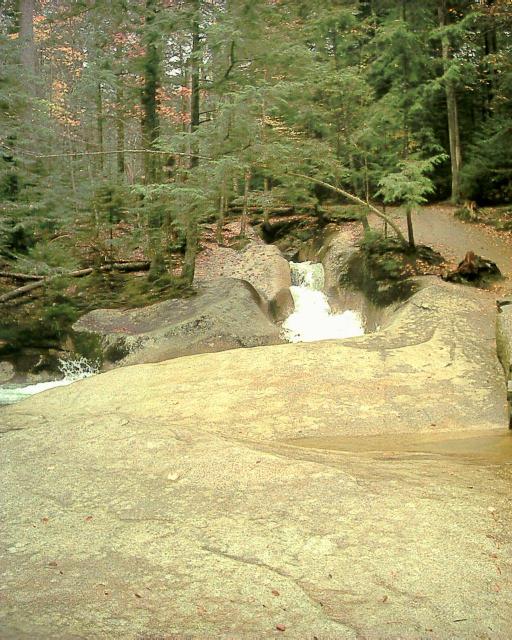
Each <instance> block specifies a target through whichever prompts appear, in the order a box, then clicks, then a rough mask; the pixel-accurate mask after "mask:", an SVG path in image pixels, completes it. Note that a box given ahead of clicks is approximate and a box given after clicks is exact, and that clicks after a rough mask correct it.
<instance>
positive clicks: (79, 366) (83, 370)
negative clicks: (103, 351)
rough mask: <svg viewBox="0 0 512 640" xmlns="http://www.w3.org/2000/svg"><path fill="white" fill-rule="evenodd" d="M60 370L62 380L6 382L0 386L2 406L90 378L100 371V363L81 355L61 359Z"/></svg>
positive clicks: (0, 403)
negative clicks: (22, 383) (20, 383)
mask: <svg viewBox="0 0 512 640" xmlns="http://www.w3.org/2000/svg"><path fill="white" fill-rule="evenodd" d="M59 370H60V372H61V373H62V374H63V375H64V377H63V378H62V379H60V380H51V381H50V382H38V383H37V384H29V385H25V386H23V385H19V384H6V385H2V386H0V406H1V405H6V404H14V403H15V402H19V401H20V400H23V399H24V398H28V397H29V396H33V395H34V394H36V393H41V392H42V391H47V390H48V389H53V388H54V387H65V386H66V385H68V384H71V383H73V382H77V380H83V379H84V378H89V377H90V376H93V375H94V374H95V373H98V364H97V363H93V362H89V360H87V359H86V358H83V357H80V358H77V359H75V360H63V359H61V360H59Z"/></svg>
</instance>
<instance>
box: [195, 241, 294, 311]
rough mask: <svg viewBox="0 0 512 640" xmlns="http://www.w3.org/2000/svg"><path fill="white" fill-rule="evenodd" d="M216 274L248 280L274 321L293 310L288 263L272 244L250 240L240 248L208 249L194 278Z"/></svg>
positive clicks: (215, 275)
mask: <svg viewBox="0 0 512 640" xmlns="http://www.w3.org/2000/svg"><path fill="white" fill-rule="evenodd" d="M217 277H227V278H239V279H241V280H246V281H247V282H250V284H251V285H252V286H253V287H254V288H255V289H256V291H257V292H258V293H259V294H260V295H261V297H262V298H263V299H264V300H265V301H266V302H267V304H268V306H269V310H270V311H271V313H272V314H273V317H274V318H275V319H276V320H283V319H284V318H286V316H288V315H289V314H290V313H291V312H292V311H293V298H292V296H291V293H290V286H291V275H290V265H289V263H288V261H287V260H286V259H285V258H284V257H283V256H282V255H281V252H280V251H279V249H278V248H277V247H275V246H273V245H267V244H263V243H262V242H261V241H260V242H255V241H253V242H251V243H250V244H249V245H247V247H246V248H245V249H244V250H243V251H235V250H234V249H230V248H228V247H211V248H209V249H208V250H207V251H205V252H203V254H202V255H201V260H200V262H199V264H198V268H197V270H196V280H197V281H198V282H201V281H203V280H211V279H212V278H217Z"/></svg>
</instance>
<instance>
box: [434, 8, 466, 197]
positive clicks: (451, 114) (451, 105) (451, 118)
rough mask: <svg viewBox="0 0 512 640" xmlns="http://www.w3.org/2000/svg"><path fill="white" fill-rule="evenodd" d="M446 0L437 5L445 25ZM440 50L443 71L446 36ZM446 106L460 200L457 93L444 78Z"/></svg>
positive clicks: (447, 45)
mask: <svg viewBox="0 0 512 640" xmlns="http://www.w3.org/2000/svg"><path fill="white" fill-rule="evenodd" d="M447 14H448V8H447V0H440V2H439V5H438V15H439V24H440V26H441V27H445V26H446V24H447ZM441 51H442V56H443V64H444V70H445V73H446V71H447V69H448V65H449V62H450V58H451V55H450V42H449V39H448V36H447V35H446V34H444V35H443V36H442V37H441ZM445 92H446V106H447V110H448V135H449V138H450V159H451V166H452V201H453V202H454V203H458V202H460V170H461V166H462V152H461V146H460V131H459V113H458V106H457V94H456V91H455V86H454V83H453V81H452V80H450V79H449V78H446V79H445Z"/></svg>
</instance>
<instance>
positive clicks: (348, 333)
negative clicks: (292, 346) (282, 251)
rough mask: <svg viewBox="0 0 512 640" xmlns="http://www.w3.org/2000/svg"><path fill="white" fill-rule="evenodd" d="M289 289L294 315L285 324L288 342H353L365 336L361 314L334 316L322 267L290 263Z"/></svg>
mask: <svg viewBox="0 0 512 640" xmlns="http://www.w3.org/2000/svg"><path fill="white" fill-rule="evenodd" d="M290 269H291V276H292V286H291V288H290V290H291V293H292V296H293V301H294V303H295V311H294V312H293V313H292V314H291V315H290V316H289V317H288V318H287V319H286V320H285V321H284V322H283V337H284V338H285V340H288V341H289V342H316V341H318V340H332V339H341V338H352V337H354V336H362V335H363V334H364V326H363V319H362V317H361V314H360V313H359V312H358V311H354V310H352V309H347V310H345V311H343V312H341V313H333V311H332V310H331V307H330V305H329V301H328V299H327V296H326V295H325V293H324V292H323V290H322V289H323V287H324V268H323V265H322V264H321V263H315V262H298V263H294V262H291V263H290Z"/></svg>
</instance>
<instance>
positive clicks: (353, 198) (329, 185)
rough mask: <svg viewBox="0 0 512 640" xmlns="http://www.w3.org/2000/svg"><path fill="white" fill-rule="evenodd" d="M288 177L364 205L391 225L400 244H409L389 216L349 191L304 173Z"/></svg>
mask: <svg viewBox="0 0 512 640" xmlns="http://www.w3.org/2000/svg"><path fill="white" fill-rule="evenodd" d="M288 175H290V176H295V177H296V178H303V179H304V180H309V181H310V182H314V183H316V184H319V185H322V186H323V187H325V188H326V189H330V190H331V191H335V192H336V193H339V194H341V195H342V196H344V197H345V198H347V199H348V200H352V202H355V203H357V204H360V205H363V207H368V209H370V211H373V213H374V214H375V215H376V216H378V217H379V218H381V219H382V220H384V221H385V222H387V223H388V224H389V226H390V227H391V228H392V229H393V231H394V232H395V233H396V235H397V237H398V238H399V239H400V242H403V243H404V244H407V240H406V239H405V236H404V234H403V233H402V232H401V231H400V229H399V227H398V225H396V224H395V223H394V222H393V220H391V218H390V217H389V216H387V215H386V214H385V213H382V211H381V210H380V209H377V207H375V206H373V204H370V203H369V202H365V201H364V200H361V198H358V197H357V196H355V195H353V194H352V193H349V192H348V191H344V190H343V189H340V188H339V187H335V186H334V185H332V184H329V183H328V182H324V181H323V180H318V178H312V177H311V176H307V175H305V174H303V173H294V172H292V171H289V172H288Z"/></svg>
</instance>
